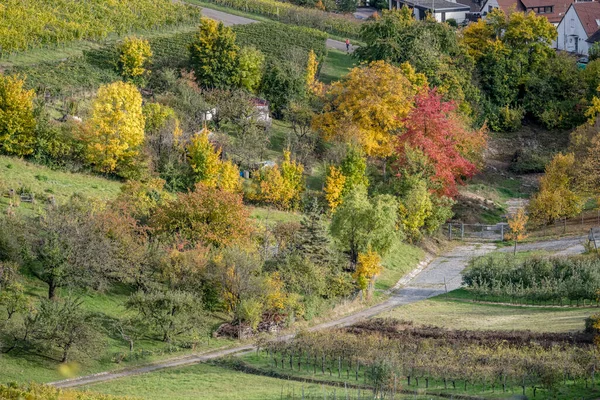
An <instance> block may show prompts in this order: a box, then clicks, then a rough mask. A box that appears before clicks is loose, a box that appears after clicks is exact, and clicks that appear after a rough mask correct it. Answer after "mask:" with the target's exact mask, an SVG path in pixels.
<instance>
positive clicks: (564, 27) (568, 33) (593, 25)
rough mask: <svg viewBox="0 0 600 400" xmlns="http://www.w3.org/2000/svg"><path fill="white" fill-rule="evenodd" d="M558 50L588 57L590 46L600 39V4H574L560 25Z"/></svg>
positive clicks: (557, 42)
mask: <svg viewBox="0 0 600 400" xmlns="http://www.w3.org/2000/svg"><path fill="white" fill-rule="evenodd" d="M557 30H558V39H557V40H556V48H557V49H559V50H565V51H568V52H570V53H575V54H584V55H588V50H589V48H590V46H591V45H592V44H593V43H594V42H596V41H597V40H598V39H600V33H599V34H596V33H598V31H599V30H600V3H597V2H595V1H594V2H581V3H573V4H571V6H570V7H569V9H568V10H567V12H566V13H565V15H564V17H563V18H562V20H561V21H560V23H559V24H558V28H557Z"/></svg>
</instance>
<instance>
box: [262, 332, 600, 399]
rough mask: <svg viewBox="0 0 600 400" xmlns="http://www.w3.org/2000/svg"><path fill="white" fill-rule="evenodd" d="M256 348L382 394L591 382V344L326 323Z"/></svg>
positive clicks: (560, 388) (275, 363)
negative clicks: (326, 327)
mask: <svg viewBox="0 0 600 400" xmlns="http://www.w3.org/2000/svg"><path fill="white" fill-rule="evenodd" d="M463 333H464V332H463ZM261 350H262V351H263V360H264V362H267V363H268V366H269V367H270V368H273V367H274V368H280V369H284V372H286V373H287V374H292V375H294V374H296V373H297V374H305V373H307V372H311V373H313V374H319V375H325V374H327V375H328V376H331V377H333V376H334V375H335V378H336V380H339V379H344V380H346V381H350V382H353V381H354V382H355V381H358V382H359V383H364V384H367V385H368V386H370V387H372V388H373V390H375V391H376V392H378V393H380V395H381V396H383V395H386V394H387V395H391V394H392V393H396V391H397V390H398V389H399V388H400V387H402V388H420V390H426V391H427V390H431V391H432V392H434V391H435V392H438V391H445V390H458V391H460V392H465V393H469V391H470V390H473V389H474V388H476V389H475V390H476V391H477V393H478V394H481V393H482V392H483V393H485V392H495V391H497V392H499V393H501V392H507V391H511V392H515V391H518V392H522V393H523V394H525V393H530V392H531V391H533V393H534V394H535V392H536V390H538V389H543V390H545V391H546V394H547V396H548V397H551V396H553V395H555V394H556V393H558V392H564V391H568V390H569V389H570V385H572V384H573V381H574V382H576V385H578V386H579V385H581V386H585V387H590V386H594V385H595V384H596V382H595V379H596V377H595V371H596V368H597V356H596V349H595V347H594V346H593V345H583V346H572V345H555V346H551V347H547V348H543V347H541V346H539V345H536V344H535V343H533V342H531V343H525V344H518V345H513V344H510V342H509V343H507V342H502V341H498V342H495V343H493V342H490V343H485V344H479V343H476V342H474V341H471V340H469V339H468V338H467V337H466V336H458V337H454V338H452V339H446V338H443V337H442V338H435V339H434V338H422V337H419V336H411V335H410V334H407V335H403V336H402V338H393V337H387V335H386V334H379V333H356V334H355V333H348V332H344V331H328V332H318V333H301V334H300V335H298V336H297V337H296V338H295V339H293V340H291V341H288V342H282V341H279V342H265V343H262V344H261ZM262 363H263V362H261V364H262ZM330 379H331V378H330Z"/></svg>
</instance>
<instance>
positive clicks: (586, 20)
mask: <svg viewBox="0 0 600 400" xmlns="http://www.w3.org/2000/svg"><path fill="white" fill-rule="evenodd" d="M573 8H575V12H576V13H577V17H578V18H579V21H580V22H581V25H583V29H584V30H585V33H586V34H587V36H588V37H590V36H592V35H593V34H594V33H596V31H597V30H598V29H599V28H600V23H599V22H600V3H597V2H595V1H594V2H585V3H573Z"/></svg>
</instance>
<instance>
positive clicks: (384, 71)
mask: <svg viewBox="0 0 600 400" xmlns="http://www.w3.org/2000/svg"><path fill="white" fill-rule="evenodd" d="M407 76H408V77H407ZM409 77H410V79H409ZM411 80H412V81H411ZM426 87H427V79H426V78H425V76H424V75H422V74H416V73H415V72H414V70H413V69H412V67H410V66H409V65H403V67H402V68H398V67H395V66H393V65H391V64H388V63H386V62H385V61H375V62H372V63H370V64H368V65H363V66H361V67H357V68H354V69H352V70H351V71H350V73H349V74H348V75H346V76H345V77H344V78H343V79H342V80H341V81H339V82H336V83H334V84H333V85H331V87H330V89H329V90H328V91H327V93H326V102H325V106H324V109H323V110H324V112H323V113H322V114H319V115H317V116H316V117H315V118H314V119H313V127H314V129H315V130H316V131H318V132H320V133H321V135H322V136H323V137H324V138H325V140H328V141H338V142H342V143H350V144H355V145H358V146H359V147H360V148H361V149H362V150H363V152H364V153H365V154H366V155H368V156H371V157H379V158H385V157H388V156H390V155H391V154H392V152H393V147H394V146H393V140H392V139H393V137H394V135H396V134H397V133H398V132H399V131H400V129H401V128H402V127H403V126H404V123H403V120H404V118H405V117H406V116H407V115H408V112H409V111H410V109H411V108H412V107H413V98H414V96H415V94H416V93H418V92H420V91H421V90H423V89H425V88H426Z"/></svg>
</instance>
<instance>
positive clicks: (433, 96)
mask: <svg viewBox="0 0 600 400" xmlns="http://www.w3.org/2000/svg"><path fill="white" fill-rule="evenodd" d="M404 124H405V129H404V132H403V133H402V134H400V135H399V136H398V137H397V139H396V152H397V157H398V161H397V164H396V168H397V169H398V168H401V167H402V166H403V165H405V164H406V162H407V157H406V154H407V147H408V148H412V149H418V150H419V151H421V152H422V153H423V154H424V155H425V157H426V159H427V161H428V163H429V165H430V166H431V167H432V168H433V174H432V176H430V177H429V179H431V180H432V182H433V183H434V185H435V187H436V190H437V192H438V193H439V194H440V195H444V196H449V197H452V196H455V195H456V194H457V193H458V192H457V184H459V183H460V182H461V180H462V179H463V178H465V177H470V176H472V175H473V174H474V173H475V172H476V171H477V162H478V161H480V159H481V154H482V151H483V148H484V146H485V134H484V132H483V130H476V131H473V130H471V129H469V128H468V127H467V126H466V125H465V123H464V122H462V120H461V119H460V118H459V117H458V115H456V114H455V106H454V104H453V103H449V102H444V101H443V100H442V97H441V96H440V95H439V94H437V93H436V92H435V90H431V91H429V92H427V93H422V94H419V95H417V96H416V98H415V107H414V108H413V109H412V110H410V112H409V113H408V116H407V117H406V118H405V119H404Z"/></svg>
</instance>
